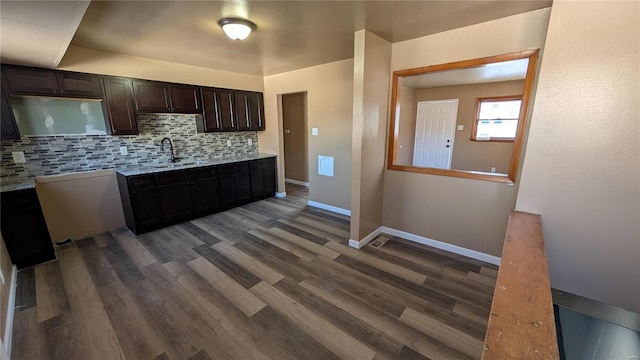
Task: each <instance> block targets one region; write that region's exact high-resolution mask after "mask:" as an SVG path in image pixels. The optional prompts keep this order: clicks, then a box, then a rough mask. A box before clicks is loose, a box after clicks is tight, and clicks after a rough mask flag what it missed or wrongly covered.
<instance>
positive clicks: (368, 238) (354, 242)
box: [349, 226, 382, 249]
mask: <svg viewBox="0 0 640 360" xmlns="http://www.w3.org/2000/svg"><path fill="white" fill-rule="evenodd" d="M381 233H382V226H380V227H379V228H377V229H375V230H373V231H372V232H371V234H369V235H367V236H365V237H364V238H363V239H362V240H360V241H358V240H353V239H349V246H350V247H352V248H356V249H361V248H363V247H364V246H365V245H367V243H369V241H371V240H373V239H375V238H376V236H378V235H380V234H381Z"/></svg>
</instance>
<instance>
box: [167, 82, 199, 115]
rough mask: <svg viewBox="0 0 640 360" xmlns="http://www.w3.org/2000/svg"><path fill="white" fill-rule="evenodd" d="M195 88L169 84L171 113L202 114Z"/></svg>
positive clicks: (196, 88) (197, 92)
mask: <svg viewBox="0 0 640 360" xmlns="http://www.w3.org/2000/svg"><path fill="white" fill-rule="evenodd" d="M198 90H199V88H198V87H197V86H191V85H179V84H169V96H170V98H171V111H172V112H175V113H179V114H192V113H193V114H197V113H202V109H201V108H200V93H199V91H198Z"/></svg>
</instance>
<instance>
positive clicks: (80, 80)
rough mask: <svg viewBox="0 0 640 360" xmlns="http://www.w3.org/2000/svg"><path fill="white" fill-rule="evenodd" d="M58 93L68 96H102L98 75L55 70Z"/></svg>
mask: <svg viewBox="0 0 640 360" xmlns="http://www.w3.org/2000/svg"><path fill="white" fill-rule="evenodd" d="M56 76H57V78H58V88H59V94H62V95H70V96H86V97H96V98H101V97H102V89H101V86H100V77H99V76H97V75H89V74H78V73H72V72H66V71H65V72H63V71H58V72H56Z"/></svg>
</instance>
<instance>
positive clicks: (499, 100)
mask: <svg viewBox="0 0 640 360" xmlns="http://www.w3.org/2000/svg"><path fill="white" fill-rule="evenodd" d="M521 104H522V96H519V95H517V96H501V97H490V98H478V99H477V100H476V111H475V114H476V119H475V121H474V123H473V131H472V132H471V140H474V141H503V142H511V141H514V140H515V138H516V131H517V129H518V121H519V119H520V105H521Z"/></svg>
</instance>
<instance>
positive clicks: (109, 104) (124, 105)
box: [103, 77, 138, 135]
mask: <svg viewBox="0 0 640 360" xmlns="http://www.w3.org/2000/svg"><path fill="white" fill-rule="evenodd" d="M103 82H104V103H103V106H104V108H105V110H106V111H105V114H107V119H108V120H109V126H110V127H111V134H113V135H137V134H138V125H137V123H136V113H135V110H134V107H133V88H132V86H131V80H130V79H126V78H115V77H104V78H103Z"/></svg>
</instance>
